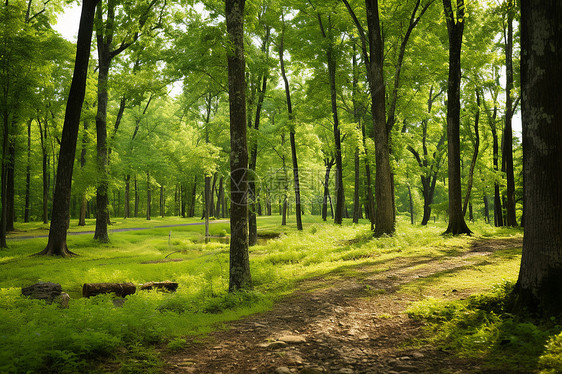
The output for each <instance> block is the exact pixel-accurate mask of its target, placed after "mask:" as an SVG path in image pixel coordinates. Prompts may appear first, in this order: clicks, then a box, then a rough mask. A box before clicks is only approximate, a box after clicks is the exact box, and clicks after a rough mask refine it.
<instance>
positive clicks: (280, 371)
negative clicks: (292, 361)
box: [275, 366, 291, 374]
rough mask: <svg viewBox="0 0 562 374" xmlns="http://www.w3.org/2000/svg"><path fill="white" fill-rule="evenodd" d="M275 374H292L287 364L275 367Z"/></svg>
mask: <svg viewBox="0 0 562 374" xmlns="http://www.w3.org/2000/svg"><path fill="white" fill-rule="evenodd" d="M275 374H291V369H289V368H288V367H286V366H280V367H278V368H277V369H275Z"/></svg>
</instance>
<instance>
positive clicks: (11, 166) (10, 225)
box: [6, 140, 16, 231]
mask: <svg viewBox="0 0 562 374" xmlns="http://www.w3.org/2000/svg"><path fill="white" fill-rule="evenodd" d="M15 160H16V146H15V144H14V140H10V141H9V145H8V163H7V165H6V168H7V175H6V179H7V180H6V182H7V186H6V205H7V207H6V231H14V230H15V228H14V221H15V219H16V217H15V200H16V192H15V188H14V187H15Z"/></svg>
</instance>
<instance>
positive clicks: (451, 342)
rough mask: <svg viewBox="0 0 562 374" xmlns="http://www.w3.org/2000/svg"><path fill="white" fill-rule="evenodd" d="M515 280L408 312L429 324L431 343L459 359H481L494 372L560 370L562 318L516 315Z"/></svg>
mask: <svg viewBox="0 0 562 374" xmlns="http://www.w3.org/2000/svg"><path fill="white" fill-rule="evenodd" d="M513 287H514V284H513V282H507V281H506V282H503V283H500V284H497V285H496V286H494V287H493V288H492V290H491V291H490V292H488V293H483V294H477V295H473V296H470V297H469V298H467V299H465V300H460V301H446V300H438V299H435V298H427V299H425V300H423V301H421V302H418V303H416V304H414V305H413V306H412V307H411V308H410V309H409V310H408V314H409V316H410V317H411V318H414V319H419V320H423V321H425V322H426V323H427V326H426V328H427V330H428V335H427V336H428V338H427V341H428V342H429V343H431V344H433V345H435V346H438V347H440V348H441V349H443V350H447V351H452V352H454V353H455V354H457V355H458V356H460V357H465V358H473V359H478V360H479V361H481V362H483V366H484V367H487V368H488V369H491V370H494V369H495V370H502V371H504V372H513V373H518V372H536V371H540V372H541V373H560V372H562V334H560V333H561V332H562V326H561V325H560V322H561V321H560V320H559V319H557V318H555V317H552V318H551V319H550V320H546V321H545V320H537V319H534V318H533V317H532V316H530V315H526V314H512V313H510V311H511V310H513V306H512V304H513V301H512V298H513V297H512V292H513Z"/></svg>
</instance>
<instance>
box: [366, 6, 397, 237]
mask: <svg viewBox="0 0 562 374" xmlns="http://www.w3.org/2000/svg"><path fill="white" fill-rule="evenodd" d="M365 7H366V11H367V24H368V29H369V55H370V56H369V60H368V63H369V65H368V67H367V70H368V78H369V89H370V93H371V114H372V117H373V133H372V134H373V138H374V140H375V162H376V165H377V173H376V175H375V200H376V204H377V206H376V210H375V236H380V235H384V234H387V235H389V234H393V233H394V230H395V219H396V217H395V214H394V203H393V201H394V198H393V195H394V191H393V188H392V170H391V168H390V144H389V139H388V131H387V128H386V113H385V111H386V108H385V100H386V97H385V85H384V75H383V40H382V34H381V27H380V21H379V5H378V0H365Z"/></svg>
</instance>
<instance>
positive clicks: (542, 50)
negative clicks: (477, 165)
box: [516, 0, 562, 316]
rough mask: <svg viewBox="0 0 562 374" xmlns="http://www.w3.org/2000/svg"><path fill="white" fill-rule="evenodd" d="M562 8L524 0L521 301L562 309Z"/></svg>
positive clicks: (552, 1) (553, 1)
mask: <svg viewBox="0 0 562 374" xmlns="http://www.w3.org/2000/svg"><path fill="white" fill-rule="evenodd" d="M561 27H562V12H561V11H560V2H559V1H557V0H541V1H539V0H522V1H521V88H522V122H523V176H524V178H525V179H524V181H525V182H524V183H525V184H524V201H523V203H524V208H523V209H524V210H523V215H524V219H525V236H524V239H523V254H522V258H521V268H520V272H519V279H518V281H517V285H516V293H517V295H518V303H519V305H520V306H522V307H527V308H529V309H530V310H535V311H539V312H542V313H543V314H544V315H547V316H553V315H559V314H560V313H562V299H561V298H560V294H561V293H562V231H561V230H560V228H561V227H562V215H561V214H560V212H562V189H560V183H561V182H562V154H561V153H560V149H561V147H562V109H561V107H560V99H561V97H560V82H561V81H562V65H560V60H561V59H562V39H560V35H559V32H560V28H561Z"/></svg>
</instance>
